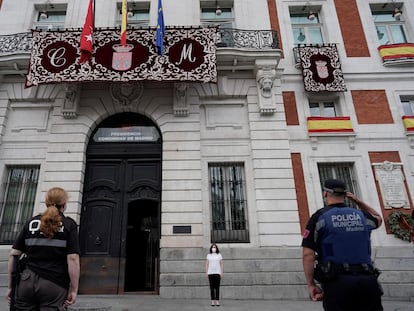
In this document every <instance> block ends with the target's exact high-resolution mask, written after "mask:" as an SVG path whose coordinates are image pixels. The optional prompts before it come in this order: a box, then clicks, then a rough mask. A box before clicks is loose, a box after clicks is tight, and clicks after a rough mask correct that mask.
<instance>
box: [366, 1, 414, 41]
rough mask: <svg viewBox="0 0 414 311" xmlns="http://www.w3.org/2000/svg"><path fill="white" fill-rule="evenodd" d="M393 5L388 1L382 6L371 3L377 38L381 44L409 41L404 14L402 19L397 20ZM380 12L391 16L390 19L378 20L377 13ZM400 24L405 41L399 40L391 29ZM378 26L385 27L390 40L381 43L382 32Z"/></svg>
mask: <svg viewBox="0 0 414 311" xmlns="http://www.w3.org/2000/svg"><path fill="white" fill-rule="evenodd" d="M398 7H401V5H398ZM393 9H394V8H393V7H391V5H390V4H388V3H386V4H383V5H381V6H379V5H371V14H372V19H373V22H374V25H375V30H376V34H377V40H378V42H379V44H380V45H387V44H393V43H407V42H408V41H409V39H408V32H407V29H406V26H405V21H404V18H403V16H404V15H402V16H401V19H400V20H396V19H394V18H393V17H392V13H393ZM379 13H382V14H386V15H389V16H390V20H387V21H376V15H377V14H378V15H379ZM394 26H399V27H401V29H402V34H403V35H404V38H405V41H404V42H399V41H398V42H397V40H396V39H395V38H394V37H393V32H392V30H391V27H394ZM378 27H384V28H385V34H384V35H386V36H387V38H388V40H389V41H387V42H385V43H381V39H380V38H379V35H380V34H381V32H380V31H379V29H378Z"/></svg>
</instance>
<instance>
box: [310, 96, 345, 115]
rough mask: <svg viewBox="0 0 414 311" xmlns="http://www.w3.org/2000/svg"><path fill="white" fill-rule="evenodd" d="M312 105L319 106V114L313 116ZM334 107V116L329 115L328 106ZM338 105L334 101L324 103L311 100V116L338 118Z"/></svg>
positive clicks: (324, 101)
mask: <svg viewBox="0 0 414 311" xmlns="http://www.w3.org/2000/svg"><path fill="white" fill-rule="evenodd" d="M311 105H318V108H319V114H312V108H311ZM328 105H332V106H333V111H334V115H330V114H328V109H327V106H328ZM337 106H338V105H337V103H336V102H335V101H333V100H323V101H317V100H309V115H310V116H311V117H331V118H334V117H338V116H339V115H338V107H337Z"/></svg>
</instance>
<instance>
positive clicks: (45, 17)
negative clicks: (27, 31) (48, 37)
mask: <svg viewBox="0 0 414 311" xmlns="http://www.w3.org/2000/svg"><path fill="white" fill-rule="evenodd" d="M48 5H50V7H51V8H53V7H52V4H51V3H50V0H47V1H46V3H45V8H44V10H42V11H41V12H40V14H39V18H40V19H43V20H45V19H48V17H49V14H48V13H47V6H48Z"/></svg>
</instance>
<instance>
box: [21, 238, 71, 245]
mask: <svg viewBox="0 0 414 311" xmlns="http://www.w3.org/2000/svg"><path fill="white" fill-rule="evenodd" d="M25 242H26V245H27V246H52V247H66V241H65V240H57V239H36V238H33V239H26V240H25Z"/></svg>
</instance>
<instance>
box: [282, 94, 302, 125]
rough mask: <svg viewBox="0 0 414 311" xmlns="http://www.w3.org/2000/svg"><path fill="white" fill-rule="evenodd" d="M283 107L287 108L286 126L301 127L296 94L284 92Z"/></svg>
mask: <svg viewBox="0 0 414 311" xmlns="http://www.w3.org/2000/svg"><path fill="white" fill-rule="evenodd" d="M282 96H283V105H284V107H285V115H286V124H287V125H299V118H298V111H297V108H296V99H295V92H282Z"/></svg>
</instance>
